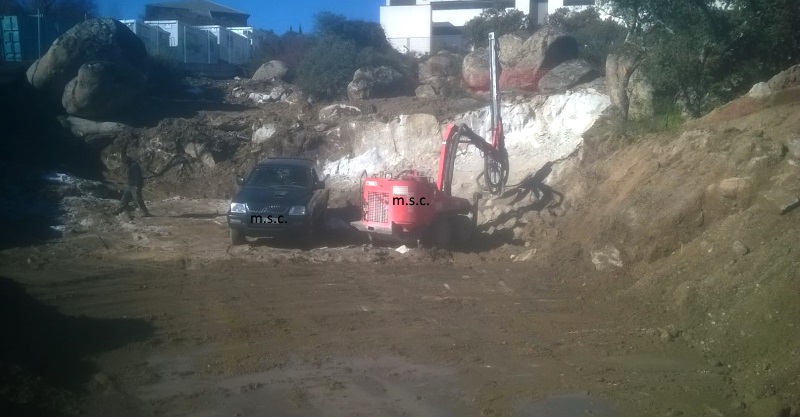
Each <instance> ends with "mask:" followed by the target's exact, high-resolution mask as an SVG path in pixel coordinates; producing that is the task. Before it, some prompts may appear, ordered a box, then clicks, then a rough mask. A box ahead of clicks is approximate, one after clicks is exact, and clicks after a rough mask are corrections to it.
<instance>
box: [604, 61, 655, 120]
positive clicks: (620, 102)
mask: <svg viewBox="0 0 800 417" xmlns="http://www.w3.org/2000/svg"><path fill="white" fill-rule="evenodd" d="M642 59H643V56H642V54H641V52H639V51H633V50H623V51H622V52H620V53H618V54H609V55H608V58H606V93H607V94H608V96H609V97H610V98H611V105H613V106H614V107H615V108H616V109H617V110H618V111H619V112H620V114H622V116H623V117H624V118H626V119H627V118H629V117H630V116H633V117H634V118H642V117H649V116H648V115H651V114H652V107H653V103H652V101H653V97H652V96H653V94H652V87H650V84H649V82H648V81H647V80H646V79H645V78H644V76H643V75H642V72H641V71H640V70H639V67H640V65H641V62H642ZM634 74H636V76H635V77H634ZM632 100H633V103H632V102H631V101H632ZM631 108H633V109H634V111H633V114H630V113H631V112H630V109H631Z"/></svg>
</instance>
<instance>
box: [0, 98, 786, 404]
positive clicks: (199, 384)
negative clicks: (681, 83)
mask: <svg viewBox="0 0 800 417" xmlns="http://www.w3.org/2000/svg"><path fill="white" fill-rule="evenodd" d="M415 103H416V102H414V101H413V100H410V99H404V100H401V101H400V103H399V104H397V103H395V104H393V105H396V106H400V107H403V108H404V107H409V106H411V107H413V106H414V105H415ZM390 104H391V103H389V102H387V103H382V102H376V103H373V105H374V106H375V108H374V109H373V110H374V111H376V112H378V113H380V112H382V111H384V110H381V109H388V108H390V107H391V106H390ZM417 104H418V103H417ZM799 105H800V91H797V90H794V91H791V92H787V93H785V94H779V95H778V96H776V97H773V98H771V99H769V100H764V101H755V100H752V99H740V100H737V101H736V102H734V103H731V104H730V105H728V106H726V107H724V108H722V109H719V110H718V111H716V112H714V113H712V114H711V115H709V116H707V117H706V118H703V119H700V120H697V121H694V122H691V123H689V124H687V125H685V126H682V127H681V128H680V129H678V130H676V131H668V132H664V133H660V134H650V135H630V134H626V133H620V131H619V130H618V126H615V125H614V124H613V123H612V122H609V121H607V120H605V121H602V122H601V123H598V124H597V125H596V126H595V128H593V129H592V130H591V131H590V132H587V134H586V135H585V143H584V146H583V147H582V150H581V151H580V152H579V153H578V154H576V155H575V156H573V157H571V158H568V159H567V160H565V161H560V162H558V163H557V164H555V165H553V166H550V167H548V171H547V172H545V173H530V178H529V181H523V182H522V183H520V184H514V185H513V187H511V188H510V189H509V190H508V192H507V193H506V195H504V196H503V197H501V198H499V199H494V200H489V201H486V202H484V204H485V206H484V207H482V210H481V212H482V218H483V219H484V221H485V222H484V224H482V228H481V233H480V235H479V236H477V237H476V239H475V241H474V242H473V244H472V246H471V247H470V248H467V249H465V250H462V251H454V252H450V251H440V250H429V249H422V248H414V249H412V250H410V251H408V252H406V253H401V252H399V251H397V250H395V247H392V246H371V245H369V244H367V242H366V241H365V239H364V238H363V237H361V236H357V235H353V234H351V232H350V231H349V230H347V229H344V228H342V225H343V224H345V225H346V222H347V221H348V220H350V219H351V217H349V216H351V215H352V208H350V209H348V208H347V207H343V206H341V205H338V203H341V201H339V202H337V204H335V205H334V206H333V209H334V210H333V217H334V220H333V221H331V222H330V223H329V224H328V226H329V227H328V230H327V231H326V233H325V234H324V235H323V236H321V240H320V241H319V242H318V245H317V247H316V248H314V249H312V250H309V251H306V250H300V249H295V248H293V247H292V246H291V245H289V244H286V243H283V242H276V241H272V240H263V239H262V240H252V241H251V242H249V244H247V245H243V246H237V247H231V246H229V245H228V242H229V238H228V229H227V227H226V226H225V219H224V212H225V207H226V204H227V203H228V201H227V200H226V199H225V196H224V195H223V194H224V192H223V191H224V185H225V184H228V182H229V181H230V177H231V174H232V173H233V168H235V167H234V164H233V163H231V164H230V166H227V165H225V166H222V168H221V169H219V170H218V172H217V176H212V175H211V174H210V173H211V172H213V171H212V170H210V169H203V170H200V171H195V176H194V177H191V176H190V173H191V171H188V170H187V171H185V172H182V173H180V175H177V174H176V175H174V176H172V177H170V178H169V181H167V180H165V181H164V183H163V184H162V183H159V180H155V181H152V182H151V183H150V184H151V185H150V188H148V189H146V190H145V197H146V199H147V200H148V202H149V204H150V208H151V211H152V212H153V213H154V214H155V217H152V218H139V217H138V216H135V215H134V217H128V216H127V215H124V214H123V215H120V216H113V215H110V214H108V213H109V212H110V211H111V210H112V209H113V208H114V207H115V204H116V200H115V198H116V197H118V195H116V194H114V192H113V190H112V191H109V192H106V193H98V190H102V189H103V188H102V187H100V186H97V187H99V188H97V187H94V186H91V187H86V186H83V187H82V186H74V185H70V186H66V187H65V186H64V184H62V185H61V186H59V187H60V188H58V191H57V192H56V195H57V196H58V200H57V204H56V205H54V206H48V205H42V207H39V208H40V209H41V210H42V211H43V212H46V211H47V210H50V213H51V217H52V219H51V220H53V221H52V223H53V225H54V226H55V225H58V226H55V227H56V228H57V229H58V230H59V231H61V232H62V234H61V235H58V236H57V237H54V238H51V239H49V240H42V239H37V240H35V241H32V242H30V243H28V244H20V243H16V244H14V245H5V246H4V247H3V250H2V251H0V297H2V300H0V316H2V318H3V321H2V328H0V334H2V339H0V340H1V341H2V342H1V344H0V369H1V370H2V372H0V410H2V411H3V414H4V415H14V416H34V415H47V416H108V415H114V416H198V417H199V416H265V415H268V416H384V415H385V416H402V415H406V416H542V417H544V416H546V417H567V416H569V417H574V416H589V415H595V416H710V417H718V416H743V417H744V416H753V417H762V416H764V417H790V416H797V415H798V413H800V396H798V393H800V348H798V346H800V336H798V332H797V326H798V325H800V323H798V322H797V318H798V317H800V304H798V303H797V302H796V300H797V299H798V296H800V285H798V279H800V272H798V271H800V261H798V259H800V258H798V256H797V250H798V249H797V242H798V236H800V217H799V216H800V210H798V209H797V208H796V205H797V204H795V203H792V201H794V200H792V198H793V196H794V198H796V196H798V195H800V137H798V136H797V134H798V132H800V125H799V124H798V123H800V120H798V119H797V118H796V114H797V109H798V106H799ZM382 106H383V107H382ZM255 111H256V110H253V112H255ZM385 111H388V110H385ZM230 112H233V113H230ZM234 113H235V111H234V110H231V109H228V110H226V112H222V113H215V114H216V116H219V117H223V116H225V114H228V116H229V117H231V118H232V119H235V118H237V117H241V115H236V114H234ZM215 114H211V113H207V112H205V113H204V112H201V113H199V114H195V115H194V116H192V117H193V118H192V119H191V123H193V124H194V125H196V126H201V127H203V126H206V127H207V125H208V124H214V123H216V124H218V123H217V122H214V123H212V122H210V121H209V120H211V119H213V117H212V116H215ZM231 114H232V115H231ZM246 116H247V115H246ZM176 120H178V119H168V120H166V121H164V122H163V123H161V122H159V123H160V124H161V126H162V128H164V130H158V129H157V128H156V127H148V128H146V129H145V130H143V131H142V132H138V133H137V134H139V135H141V137H140V138H138V140H149V138H148V136H147V135H148V132H150V133H153V132H152V131H149V130H147V129H156V130H155V132H156V133H158V132H171V131H176V132H177V131H179V130H180V129H179V128H180V126H181V125H180V123H186V121H176ZM248 123H249V122H248ZM216 124H215V125H216ZM245 124H246V123H245ZM245 124H243V125H245ZM143 129H144V128H143ZM170 129H171V130H170ZM9 166H13V165H9ZM107 168H109V172H107V173H106V175H108V178H109V179H112V180H113V179H115V178H116V177H115V175H118V172H117V170H115V169H110V168H112V167H107ZM512 169H513V167H512ZM551 171H552V173H551ZM9 172H10V171H9ZM198 173H199V174H198ZM182 178H183V179H184V180H185V182H183V183H182V182H181V181H180V180H181V179H182ZM543 178H544V179H546V180H543ZM181 184H184V185H183V187H184V188H181V187H180V185H181ZM218 184H219V185H218ZM202 185H206V186H207V188H205V189H204V188H202ZM87 189H89V190H88V191H86V190H87ZM84 191H86V192H84ZM205 191H208V194H210V195H203V194H204V192H205ZM339 192H341V193H346V192H347V190H339ZM51 203H52V201H51ZM6 211H7V212H8V213H14V211H13V210H9V209H8V208H6ZM45 217H46V216H45ZM45 217H42V218H45Z"/></svg>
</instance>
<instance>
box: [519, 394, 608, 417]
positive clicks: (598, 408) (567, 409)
mask: <svg viewBox="0 0 800 417" xmlns="http://www.w3.org/2000/svg"><path fill="white" fill-rule="evenodd" d="M517 411H518V412H517V415H519V416H521V417H590V416H592V417H613V416H615V415H616V414H615V413H614V411H613V409H612V408H611V406H610V405H608V404H607V403H605V402H603V401H602V400H599V399H597V398H592V397H590V396H588V395H583V394H565V395H555V396H552V397H548V398H545V399H544V400H541V401H538V402H535V403H525V404H523V405H522V406H520V407H518V410H517Z"/></svg>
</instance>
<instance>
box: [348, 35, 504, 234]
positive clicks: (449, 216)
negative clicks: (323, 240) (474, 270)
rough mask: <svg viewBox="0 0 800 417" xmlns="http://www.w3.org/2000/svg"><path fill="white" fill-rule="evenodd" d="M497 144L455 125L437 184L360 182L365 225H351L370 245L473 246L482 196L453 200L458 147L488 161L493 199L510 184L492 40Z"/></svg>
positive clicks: (394, 179)
mask: <svg viewBox="0 0 800 417" xmlns="http://www.w3.org/2000/svg"><path fill="white" fill-rule="evenodd" d="M489 45H490V46H489V50H490V65H489V72H490V81H491V82H490V94H491V117H492V120H491V123H492V124H491V126H492V140H491V142H487V141H486V140H484V139H483V138H482V137H481V136H480V135H478V134H476V133H475V132H474V131H473V130H472V129H470V128H469V127H468V126H466V125H464V124H461V125H454V124H450V125H448V126H447V127H446V128H445V131H444V135H443V136H444V140H443V141H442V151H441V154H440V156H439V173H438V175H437V177H436V182H435V183H434V182H433V181H432V180H431V178H429V177H425V176H423V175H421V174H420V173H419V172H418V171H416V170H406V171H402V172H400V173H398V174H397V175H395V176H392V175H389V176H386V177H368V176H367V175H366V172H365V173H364V174H363V175H362V179H361V198H362V202H361V209H362V215H361V220H359V221H356V222H353V223H351V224H352V225H353V226H354V227H355V228H356V229H358V230H360V231H362V232H365V233H367V234H368V235H369V237H370V240H373V239H379V240H394V241H397V242H403V243H406V242H417V243H419V242H420V241H425V242H429V243H432V244H434V245H435V246H437V247H440V248H447V247H450V246H451V245H452V244H454V243H455V244H465V243H466V242H467V241H469V239H470V237H471V236H472V233H473V232H474V230H475V227H476V226H477V222H478V201H479V200H480V198H481V194H480V193H475V194H474V195H473V199H472V201H470V200H468V199H466V198H461V197H455V196H453V195H451V192H452V183H453V169H454V165H455V159H456V156H457V154H458V146H459V144H462V143H464V144H472V145H475V146H476V147H477V148H478V150H480V151H481V153H482V154H483V157H484V171H483V172H482V173H481V176H483V178H484V181H485V184H486V188H487V190H488V191H489V192H490V193H491V194H500V193H502V191H503V187H504V186H505V184H506V181H507V180H508V153H507V151H506V149H505V142H504V137H503V120H502V118H501V116H500V94H499V92H498V79H499V70H500V68H499V63H498V46H497V40H496V38H495V36H494V33H490V34H489Z"/></svg>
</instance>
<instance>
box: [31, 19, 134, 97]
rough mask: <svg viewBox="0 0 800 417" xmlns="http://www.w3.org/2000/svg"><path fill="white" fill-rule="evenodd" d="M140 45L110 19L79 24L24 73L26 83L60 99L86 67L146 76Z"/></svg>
mask: <svg viewBox="0 0 800 417" xmlns="http://www.w3.org/2000/svg"><path fill="white" fill-rule="evenodd" d="M148 59H149V58H148V55H147V50H146V49H145V46H144V44H143V43H142V41H141V40H140V39H139V37H138V36H136V34H134V33H133V32H132V31H131V30H130V29H129V28H128V27H127V26H125V25H124V24H122V23H120V22H119V21H117V20H114V19H91V20H87V21H84V22H81V23H79V24H77V25H75V26H74V27H73V28H71V29H70V30H68V31H67V32H66V33H64V34H63V35H61V36H60V37H59V38H58V39H56V41H55V42H53V45H52V46H51V47H50V49H49V50H48V51H47V53H45V54H44V55H43V56H42V57H41V58H39V59H38V60H37V61H36V62H34V63H33V64H32V65H31V66H30V67H29V68H28V71H27V78H28V82H29V83H30V84H31V85H33V86H34V87H36V88H37V89H40V90H45V91H49V92H51V93H52V94H53V95H54V96H55V97H58V98H61V97H62V95H63V93H64V88H65V87H66V86H67V83H69V82H70V81H71V80H72V79H73V78H75V77H76V76H78V72H79V70H80V68H81V66H83V65H84V64H86V63H91V62H96V61H104V62H110V63H113V64H115V65H116V66H118V67H124V68H126V70H124V71H120V72H121V73H122V72H124V73H125V74H132V73H138V75H137V76H135V77H133V78H134V79H136V80H138V79H140V78H141V77H146V76H147V74H148Z"/></svg>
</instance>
